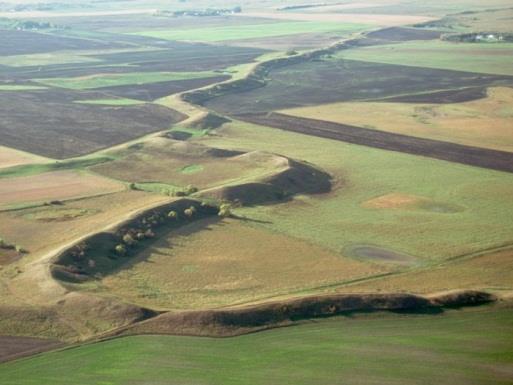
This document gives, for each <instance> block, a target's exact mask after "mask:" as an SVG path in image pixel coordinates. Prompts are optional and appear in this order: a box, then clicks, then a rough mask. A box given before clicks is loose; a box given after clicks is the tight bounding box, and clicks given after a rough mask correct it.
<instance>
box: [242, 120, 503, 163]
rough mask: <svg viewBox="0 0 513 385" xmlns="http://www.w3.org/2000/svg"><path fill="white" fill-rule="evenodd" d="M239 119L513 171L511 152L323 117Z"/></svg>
mask: <svg viewBox="0 0 513 385" xmlns="http://www.w3.org/2000/svg"><path fill="white" fill-rule="evenodd" d="M238 118H239V119H241V120H245V121H248V122H251V123H256V124H261V125H264V126H270V127H275V128H279V129H282V130H286V131H293V132H299V133H302V134H307V135H313V136H319V137H322V138H329V139H334V140H340V141H343V142H348V143H353V144H359V145H363V146H369V147H375V148H381V149H384V150H391V151H398V152H404V153H407V154H414V155H422V156H427V157H430V158H436V159H441V160H447V161H450V162H456V163H462V164H467V165H470V166H477V167H483V168H489V169H493V170H500V171H507V172H513V153H509V152H504V151H496V150H489V149H483V148H478V147H470V146H463V145H460V144H454V143H447V142H441V141H437V140H431V139H422V138H415V137H412V136H406V135H399V134H393V133H389V132H383V131H377V130H370V129H366V128H361V127H355V126H349V125H345V124H338V123H331V122H326V121H322V120H315V119H305V118H297V117H293V116H288V115H283V114H278V113H270V114H246V115H240V116H238Z"/></svg>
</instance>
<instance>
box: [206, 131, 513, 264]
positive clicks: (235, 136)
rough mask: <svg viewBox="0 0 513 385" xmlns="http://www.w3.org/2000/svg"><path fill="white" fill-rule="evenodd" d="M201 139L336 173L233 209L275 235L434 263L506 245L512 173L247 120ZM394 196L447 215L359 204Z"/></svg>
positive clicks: (512, 239) (512, 237)
mask: <svg viewBox="0 0 513 385" xmlns="http://www.w3.org/2000/svg"><path fill="white" fill-rule="evenodd" d="M224 127H225V128H224V130H221V131H220V132H219V135H216V136H207V137H203V138H200V139H199V140H200V141H201V142H204V143H205V144H207V145H210V146H214V147H224V148H237V149H241V150H244V149H252V150H255V149H265V150H266V151H270V152H275V153H279V154H282V155H285V156H289V157H292V158H294V159H302V160H306V161H309V162H311V163H313V164H315V165H316V166H317V167H320V168H322V169H324V170H326V171H328V172H329V173H331V174H332V175H333V176H334V177H335V182H336V184H335V189H334V191H333V192H332V193H330V194H324V195H317V196H312V195H310V196H302V197H298V198H296V200H295V201H292V202H289V203H284V204H279V205H267V206H259V207H248V208H243V209H239V210H237V214H239V215H244V216H247V217H249V218H251V219H255V220H258V221H263V222H260V223H259V224H256V223H254V222H252V223H253V225H254V226H265V227H266V228H268V229H270V230H272V231H274V232H279V233H284V234H288V235H291V236H294V237H297V238H302V239H306V240H308V241H310V242H313V243H316V244H320V245H323V246H324V247H327V248H330V249H332V250H335V251H337V252H340V253H343V254H346V253H347V252H348V249H350V248H351V247H353V246H355V245H369V244H371V245H374V246H378V247H383V248H386V249H391V250H395V251H397V252H401V253H404V254H407V255H411V256H415V257H418V258H419V259H420V260H421V261H424V262H427V261H433V260H440V259H444V258H448V257H453V256H458V255H462V254H466V253H471V252H475V251H478V250H482V249H485V248H489V247H493V246H497V245H501V244H507V243H513V233H512V231H511V218H512V216H513V206H512V205H511V201H510V198H509V197H510V196H512V195H513V175H512V174H509V173H502V172H497V171H492V170H487V169H481V168H477V167H470V166H464V165H460V164H455V163H450V162H444V161H440V160H435V159H430V158H424V157H420V156H413V155H407V154H401V153H397V152H392V151H384V150H378V149H373V148H368V147H363V146H357V145H351V144H347V143H343V142H337V141H333V140H329V139H322V138H317V137H313V136H307V135H301V134H295V133H290V132H284V131H280V130H276V129H271V128H266V127H262V126H256V125H250V124H247V123H241V122H234V123H232V124H228V125H225V126H224ZM391 193H401V194H410V195H414V196H419V197H423V198H426V199H428V200H429V201H432V202H436V203H437V205H441V206H444V205H445V206H447V207H457V208H458V210H457V211H456V212H452V213H444V212H439V211H437V210H433V211H431V210H429V209H418V210H412V209H410V208H399V209H372V208H365V207H362V204H364V203H365V202H366V201H368V200H371V199H374V198H377V197H380V196H383V195H387V194H391Z"/></svg>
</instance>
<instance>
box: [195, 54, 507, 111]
mask: <svg viewBox="0 0 513 385" xmlns="http://www.w3.org/2000/svg"><path fill="white" fill-rule="evenodd" d="M254 83H255V85H254V86H253V87H250V86H251V85H249V86H248V82H245V83H243V84H242V85H241V86H240V87H239V88H237V87H233V88H232V89H230V90H227V92H226V93H224V94H222V95H220V96H216V97H214V98H211V99H209V100H208V101H207V102H206V103H204V104H205V105H206V106H207V107H208V108H210V109H212V110H214V111H219V112H221V113H224V114H227V115H230V114H246V113H258V112H261V113H264V112H268V111H276V110H280V109H286V108H295V107H304V106H308V105H316V104H325V103H335V102H346V101H358V100H379V99H383V98H389V97H396V96H398V95H406V94H421V93H430V92H431V93H432V92H438V91H440V90H454V89H461V88H467V87H471V88H479V87H481V88H484V87H490V86H512V85H513V77H512V76H502V75H484V74H477V73H470V72H461V71H449V70H440V69H431V68H419V67H408V66H400V65H389V64H379V63H368V62H361V61H356V60H339V59H336V58H333V59H326V60H321V61H319V60H318V61H308V62H303V63H299V64H293V65H287V66H284V67H279V68H274V69H272V70H271V71H270V72H269V74H267V75H266V76H265V79H263V80H262V81H259V82H254ZM200 102H201V100H200Z"/></svg>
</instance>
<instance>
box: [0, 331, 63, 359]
mask: <svg viewBox="0 0 513 385" xmlns="http://www.w3.org/2000/svg"><path fill="white" fill-rule="evenodd" d="M63 345H64V344H63V343H62V342H60V341H57V340H48V339H41V338H32V337H11V336H0V362H5V361H10V360H14V359H16V358H20V357H25V356H29V355H31V354H37V353H41V352H46V351H48V350H52V349H56V348H58V347H61V346H63Z"/></svg>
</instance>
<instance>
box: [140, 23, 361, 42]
mask: <svg viewBox="0 0 513 385" xmlns="http://www.w3.org/2000/svg"><path fill="white" fill-rule="evenodd" d="M367 27H368V26H366V25H363V24H352V23H344V24H342V23H335V22H305V21H291V22H279V23H272V24H265V25H261V24H257V25H240V26H233V27H232V26H229V27H228V26H227V27H207V28H196V29H184V30H179V29H173V30H162V31H141V32H137V33H135V34H136V35H141V36H148V37H154V38H158V39H166V40H193V41H223V40H239V39H252V38H262V37H271V36H285V35H294V34H300V33H322V32H340V33H343V32H357V31H362V30H364V29H365V28H367Z"/></svg>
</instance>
